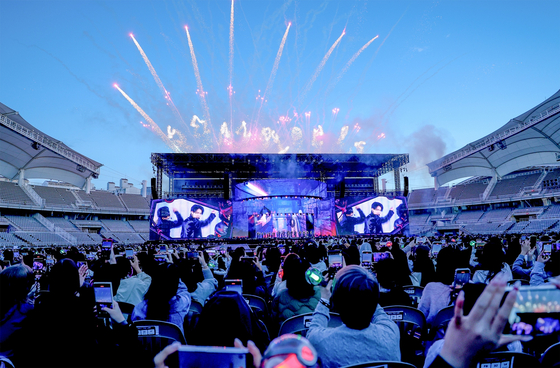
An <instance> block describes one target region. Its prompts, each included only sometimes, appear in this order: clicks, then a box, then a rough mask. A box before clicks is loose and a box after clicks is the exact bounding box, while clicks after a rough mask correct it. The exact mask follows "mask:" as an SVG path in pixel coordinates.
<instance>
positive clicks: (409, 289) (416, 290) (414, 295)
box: [403, 285, 424, 307]
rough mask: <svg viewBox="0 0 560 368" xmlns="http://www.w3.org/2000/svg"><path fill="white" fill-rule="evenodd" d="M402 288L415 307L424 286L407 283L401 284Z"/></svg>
mask: <svg viewBox="0 0 560 368" xmlns="http://www.w3.org/2000/svg"><path fill="white" fill-rule="evenodd" d="M403 290H404V292H405V293H407V294H408V296H409V297H410V299H411V300H412V302H413V303H414V306H415V307H417V306H418V303H419V302H420V298H422V293H423V292H424V288H423V287H422V286H415V285H407V286H403Z"/></svg>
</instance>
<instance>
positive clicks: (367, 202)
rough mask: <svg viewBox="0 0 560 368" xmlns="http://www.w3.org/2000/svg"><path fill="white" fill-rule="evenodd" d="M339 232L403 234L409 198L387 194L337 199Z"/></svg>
mask: <svg viewBox="0 0 560 368" xmlns="http://www.w3.org/2000/svg"><path fill="white" fill-rule="evenodd" d="M335 211H336V224H337V233H338V234H339V235H359V234H400V233H405V232H407V231H408V208H407V204H406V198H404V197H394V198H388V197H385V196H377V197H368V198H348V197H347V198H343V199H337V200H335Z"/></svg>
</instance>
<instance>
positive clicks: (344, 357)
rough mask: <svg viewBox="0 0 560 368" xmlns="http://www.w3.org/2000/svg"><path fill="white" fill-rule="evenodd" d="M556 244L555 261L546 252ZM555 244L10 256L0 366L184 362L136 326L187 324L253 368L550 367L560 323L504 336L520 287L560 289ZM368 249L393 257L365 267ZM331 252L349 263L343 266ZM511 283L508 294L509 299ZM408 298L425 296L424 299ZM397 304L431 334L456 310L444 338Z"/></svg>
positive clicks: (1, 305) (353, 244)
mask: <svg viewBox="0 0 560 368" xmlns="http://www.w3.org/2000/svg"><path fill="white" fill-rule="evenodd" d="M550 243H552V244H553V246H552V247H551V251H550V252H549V251H547V250H546V247H545V244H550ZM557 243H560V238H559V239H555V238H554V237H549V236H541V237H540V238H539V237H537V236H532V237H515V236H507V237H491V238H476V237H471V236H467V235H459V236H442V237H430V238H426V237H415V238H412V237H403V236H394V237H386V238H384V237H381V238H380V237H378V238H373V237H349V238H346V237H322V238H314V239H301V240H273V239H272V240H271V239H267V240H263V242H262V244H259V246H257V247H256V248H254V249H251V248H250V247H248V246H247V245H245V246H240V245H228V244H227V243H225V242H224V243H223V244H218V245H215V244H214V245H212V246H211V247H210V246H206V247H205V246H199V247H195V246H193V245H185V244H168V245H160V244H157V245H156V244H145V245H141V246H135V247H133V249H128V251H129V254H128V256H127V252H126V250H125V248H124V247H121V246H119V245H117V244H113V246H112V247H111V248H110V249H103V248H101V247H70V248H60V247H43V248H26V247H22V248H21V249H4V250H3V252H2V261H1V263H0V271H1V272H0V293H1V297H0V320H1V322H0V332H1V333H0V357H2V358H1V359H0V364H4V363H2V361H4V360H5V362H6V363H5V364H13V365H14V366H15V367H43V366H45V367H50V366H53V367H54V366H57V367H106V366H114V367H127V366H129V367H139V366H154V364H155V365H156V367H158V368H160V367H164V366H165V365H166V364H169V365H170V366H172V365H173V364H175V363H177V362H178V360H177V359H175V360H174V359H173V356H175V354H176V353H175V352H176V351H177V349H179V346H178V344H173V345H169V346H168V347H166V348H165V349H163V351H161V352H160V353H159V354H157V356H155V357H154V355H155V354H153V352H150V351H149V350H147V349H145V347H143V346H142V343H141V341H140V340H139V338H138V329H137V326H136V324H135V323H134V322H135V321H140V320H156V321H165V322H169V323H172V324H174V325H176V326H177V327H178V328H179V330H180V331H181V332H182V333H183V334H184V336H185V338H186V342H187V344H188V345H197V346H227V347H234V346H235V347H238V348H245V347H246V348H247V349H248V351H249V353H250V356H251V359H252V364H253V365H254V366H255V367H259V366H262V367H267V368H268V367H275V366H286V367H312V366H317V367H341V366H347V365H353V364H358V363H365V362H371V361H408V362H412V363H414V364H415V365H416V366H417V367H418V368H420V367H421V366H425V367H443V366H445V367H467V366H469V365H471V364H473V362H476V361H477V359H480V357H481V356H482V355H483V354H485V353H488V352H490V351H493V350H494V349H496V348H502V349H504V350H510V351H517V352H526V353H530V354H532V355H534V356H536V357H537V358H539V357H540V355H541V354H542V353H543V352H544V349H545V348H546V347H548V346H550V345H551V344H552V343H554V342H558V338H559V336H560V327H559V328H558V329H557V330H555V331H553V332H552V333H549V334H548V335H547V336H546V337H536V338H535V341H529V340H531V337H528V336H523V335H515V334H512V335H507V334H506V335H504V334H503V333H504V331H506V332H507V331H508V329H509V327H508V324H507V317H508V315H509V312H510V311H511V309H512V307H513V305H514V301H515V298H516V296H517V292H518V290H519V288H520V285H521V284H526V285H531V286H538V285H543V284H550V285H553V284H555V285H558V278H556V277H557V276H558V275H559V274H560V251H559V250H558V249H559V248H560V247H558V246H557V245H556V244H557ZM559 245H560V244H559ZM370 252H373V253H377V254H383V257H380V259H379V260H378V261H373V262H371V263H370V262H363V260H364V255H367V254H368V253H370ZM130 253H132V254H130ZM333 254H334V255H339V256H340V259H341V261H342V262H341V263H338V262H332V259H335V258H332V259H331V258H330V255H333ZM457 269H460V270H461V269H462V270H465V272H467V273H468V274H469V275H472V276H470V277H469V280H467V281H468V282H467V283H466V284H465V285H463V284H462V283H461V284H458V283H457V278H456V270H457ZM310 275H320V276H318V278H319V279H320V280H319V281H317V280H311V279H310ZM227 280H241V284H242V294H240V293H238V292H236V291H232V290H231V289H230V288H228V285H229V283H228V282H227ZM514 280H517V282H516V283H514ZM314 281H317V282H314ZM100 282H104V283H111V287H112V293H113V302H112V305H111V307H103V308H100V307H99V306H98V304H99V303H96V300H95V296H94V290H93V289H94V288H93V286H94V283H100ZM508 283H509V284H511V285H510V286H511V291H510V292H509V294H508V295H507V296H506V297H504V290H505V288H506V286H507V285H508ZM412 286H415V287H416V288H411V287H412ZM410 290H421V297H419V298H418V297H414V296H412V295H411V294H409V292H410ZM508 290H509V289H508ZM247 295H250V296H253V297H249V296H247ZM556 295H558V294H556ZM255 297H256V298H255ZM248 298H249V299H250V298H255V299H256V300H262V305H263V306H264V307H263V306H261V307H260V308H254V306H253V305H252V304H251V301H250V300H248ZM259 298H261V299H259ZM556 304H560V300H557V301H556ZM396 305H398V306H407V307H410V308H416V309H417V310H418V311H420V312H421V313H422V314H423V315H424V316H425V320H426V323H427V328H428V329H435V328H438V327H439V326H435V325H432V324H433V323H435V322H434V321H435V320H436V319H437V316H438V313H439V312H440V311H442V310H443V309H445V308H446V307H449V306H455V311H454V316H453V318H452V319H451V322H450V323H449V326H448V327H447V331H446V332H444V333H442V334H441V335H439V336H438V338H439V340H438V338H436V337H434V336H436V335H434V334H432V333H430V334H428V333H426V332H427V331H425V330H424V331H418V330H410V328H408V327H404V328H403V325H402V324H397V323H396V320H394V319H392V318H391V315H390V314H388V313H387V312H386V311H385V309H384V307H388V306H396ZM557 312H560V311H557ZM306 313H307V314H309V315H311V316H312V317H311V320H310V323H309V325H308V326H306V332H304V333H303V334H304V336H305V337H303V338H301V337H297V336H295V335H292V334H282V335H281V336H279V337H276V336H278V334H279V332H280V331H281V326H282V324H283V323H284V322H285V321H286V320H288V319H290V318H291V317H295V316H298V315H302V314H306ZM333 319H334V320H336V319H340V321H339V323H338V326H337V327H332V326H330V324H331V322H333V321H334V320H333ZM504 327H505V330H504ZM411 331H412V332H411ZM512 332H514V333H515V332H516V331H514V330H512ZM428 336H430V338H428ZM444 336H445V337H444ZM442 337H443V339H441V338H442ZM436 340H437V341H436ZM536 340H538V342H537V341H536ZM410 341H417V342H418V344H419V345H418V346H420V350H421V351H420V353H418V350H419V349H418V348H415V349H416V350H415V353H413V354H412V356H411V355H410V351H409V350H407V346H408V345H409V344H410ZM303 352H305V354H304V353H303ZM166 358H167V360H166ZM559 360H560V358H559ZM290 361H293V362H296V363H298V364H299V365H297V364H294V365H289V364H287V363H286V362H290ZM10 362H11V363H10ZM170 362H171V363H170ZM282 364H284V365H282ZM559 364H560V362H559Z"/></svg>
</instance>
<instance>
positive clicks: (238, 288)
mask: <svg viewBox="0 0 560 368" xmlns="http://www.w3.org/2000/svg"><path fill="white" fill-rule="evenodd" d="M224 282H225V286H226V290H230V291H235V292H237V293H239V295H243V280H231V279H230V280H225V281H224Z"/></svg>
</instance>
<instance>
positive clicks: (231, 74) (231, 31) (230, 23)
mask: <svg viewBox="0 0 560 368" xmlns="http://www.w3.org/2000/svg"><path fill="white" fill-rule="evenodd" d="M233 9H234V7H233V0H231V16H230V19H229V86H230V88H231V85H232V83H233V44H234V43H233V19H234V17H233V15H234V13H233Z"/></svg>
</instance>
